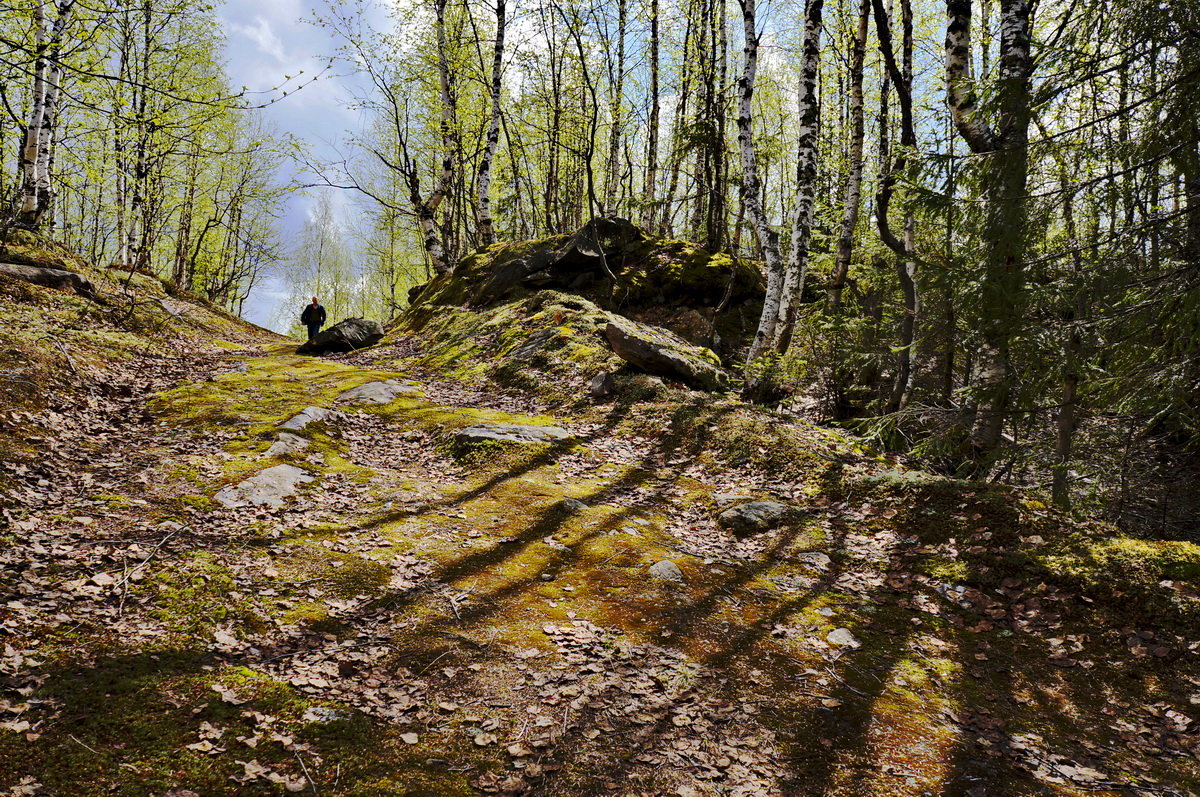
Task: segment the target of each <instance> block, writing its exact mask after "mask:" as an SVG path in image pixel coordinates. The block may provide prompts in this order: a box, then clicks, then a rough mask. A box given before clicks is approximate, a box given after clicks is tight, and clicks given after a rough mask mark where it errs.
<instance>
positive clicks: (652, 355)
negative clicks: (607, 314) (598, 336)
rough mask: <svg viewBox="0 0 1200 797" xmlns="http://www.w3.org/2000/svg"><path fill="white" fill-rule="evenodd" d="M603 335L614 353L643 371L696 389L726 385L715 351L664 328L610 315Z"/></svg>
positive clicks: (714, 390)
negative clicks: (694, 343) (610, 317)
mask: <svg viewBox="0 0 1200 797" xmlns="http://www.w3.org/2000/svg"><path fill="white" fill-rule="evenodd" d="M604 337H605V338H606V339H607V340H608V343H609V345H610V346H612V350H613V351H614V352H615V353H616V354H617V356H618V357H620V358H621V359H622V360H625V361H626V362H627V363H629V364H631V365H633V366H636V367H637V368H640V369H642V370H643V371H646V372H648V373H651V374H658V375H660V376H665V377H669V378H671V379H677V380H679V381H680V382H683V383H684V384H686V385H688V386H690V387H694V388H697V389H699V390H707V391H710V392H717V391H724V390H728V389H729V375H728V374H727V373H725V371H724V370H722V368H721V367H720V360H718V359H717V356H716V355H715V354H713V353H712V352H711V351H709V350H708V349H705V348H703V347H701V346H693V345H692V344H690V343H688V342H687V341H685V340H684V339H683V338H681V337H679V336H678V335H675V334H672V333H671V332H668V331H667V330H665V329H655V328H653V327H649V326H646V325H645V324H638V323H636V322H633V321H628V320H620V321H618V320H616V319H614V320H612V321H609V323H608V325H607V326H606V327H605V328H604Z"/></svg>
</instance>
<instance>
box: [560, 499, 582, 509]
mask: <svg viewBox="0 0 1200 797" xmlns="http://www.w3.org/2000/svg"><path fill="white" fill-rule="evenodd" d="M562 508H563V509H566V510H568V511H570V512H582V511H583V510H585V509H587V508H588V505H587V504H585V503H584V502H583V501H580V500H579V499H578V498H568V499H566V500H565V501H563V502H562Z"/></svg>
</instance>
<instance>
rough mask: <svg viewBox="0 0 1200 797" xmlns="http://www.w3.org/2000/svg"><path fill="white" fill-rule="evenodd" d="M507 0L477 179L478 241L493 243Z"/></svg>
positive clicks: (499, 10)
mask: <svg viewBox="0 0 1200 797" xmlns="http://www.w3.org/2000/svg"><path fill="white" fill-rule="evenodd" d="M505 27H506V20H505V0H496V43H495V47H494V48H493V50H492V86H491V94H492V96H491V101H492V109H491V119H490V121H489V122H488V130H487V138H486V139H485V144H484V148H483V155H482V156H481V157H480V159H479V173H478V176H477V178H476V181H475V193H476V207H477V211H476V212H477V213H478V225H479V242H480V243H481V244H483V245H484V246H491V245H492V244H493V243H495V242H496V233H495V230H494V229H493V227H492V199H491V185H492V160H493V159H494V158H495V157H496V145H497V143H498V142H499V141H500V93H501V89H502V88H503V84H502V82H501V77H502V75H501V72H500V70H501V66H502V61H503V58H504V33H505Z"/></svg>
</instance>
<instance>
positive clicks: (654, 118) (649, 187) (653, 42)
mask: <svg viewBox="0 0 1200 797" xmlns="http://www.w3.org/2000/svg"><path fill="white" fill-rule="evenodd" d="M660 104H661V100H660V98H659V86H658V0H650V118H649V121H648V122H647V139H648V141H647V145H646V149H647V152H646V183H645V188H644V189H643V194H644V195H645V201H646V208H647V210H646V216H645V218H646V227H647V228H648V229H649V230H650V231H651V233H657V232H658V215H659V213H658V206H657V205H656V197H657V188H658V186H657V181H658V124H659V111H660V107H659V106H660Z"/></svg>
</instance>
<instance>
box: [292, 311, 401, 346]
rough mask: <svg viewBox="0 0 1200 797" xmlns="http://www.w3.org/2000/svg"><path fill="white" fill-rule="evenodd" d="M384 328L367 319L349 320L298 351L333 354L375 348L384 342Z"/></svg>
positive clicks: (340, 323) (323, 333)
mask: <svg viewBox="0 0 1200 797" xmlns="http://www.w3.org/2000/svg"><path fill="white" fill-rule="evenodd" d="M384 334H385V333H384V331H383V326H382V325H381V324H380V323H379V322H378V321H371V320H368V319H366V318H347V319H346V320H345V321H339V322H338V323H336V324H334V325H333V326H331V327H330V328H329V329H327V330H325V331H324V332H322V333H320V334H319V335H317V336H316V337H315V338H313V339H312V340H310V341H308V342H307V343H305V344H303V345H301V346H300V347H299V348H298V349H296V353H297V354H331V353H334V352H344V351H354V350H356V349H365V348H366V347H367V346H374V345H375V344H376V343H378V342H379V341H381V340H383V336H384Z"/></svg>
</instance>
